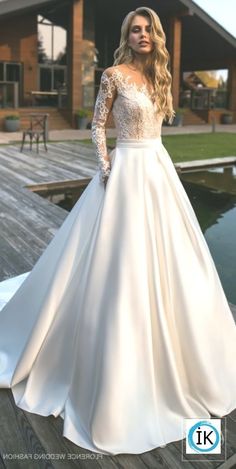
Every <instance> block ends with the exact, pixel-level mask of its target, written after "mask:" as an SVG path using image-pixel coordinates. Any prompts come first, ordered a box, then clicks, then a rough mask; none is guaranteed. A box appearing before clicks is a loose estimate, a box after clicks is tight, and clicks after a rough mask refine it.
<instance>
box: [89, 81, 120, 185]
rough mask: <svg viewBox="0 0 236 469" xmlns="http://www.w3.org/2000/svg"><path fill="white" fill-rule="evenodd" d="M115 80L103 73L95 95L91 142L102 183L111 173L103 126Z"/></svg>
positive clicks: (108, 110) (110, 105)
mask: <svg viewBox="0 0 236 469" xmlns="http://www.w3.org/2000/svg"><path fill="white" fill-rule="evenodd" d="M115 91H116V86H115V79H114V78H113V77H112V76H108V74H107V73H106V72H103V74H102V77H101V84H100V88H99V92H98V95H97V99H96V103H95V108H94V115H93V121H92V141H93V143H94V144H95V147H96V155H97V158H98V163H99V168H100V180H101V181H102V182H103V181H104V179H105V177H106V176H109V174H110V171H111V162H110V158H109V155H108V152H107V145H106V131H105V125H106V122H107V118H108V115H109V113H110V110H111V108H112V103H113V101H114V97H115Z"/></svg>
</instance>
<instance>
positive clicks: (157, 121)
mask: <svg viewBox="0 0 236 469" xmlns="http://www.w3.org/2000/svg"><path fill="white" fill-rule="evenodd" d="M111 110H112V114H113V118H114V122H115V126H116V129H117V137H118V138H119V139H130V138H132V139H133V138H135V139H143V138H157V137H159V136H160V135H161V126H162V121H163V116H162V115H161V114H160V113H158V112H157V109H156V104H154V103H153V101H152V98H151V94H150V93H149V90H148V88H147V85H146V84H142V85H140V84H138V83H136V82H135V81H134V80H133V79H132V76H131V75H127V74H126V73H124V72H121V71H120V69H119V68H118V67H111V68H110V69H107V71H105V72H103V74H102V77H101V84H100V89H99V92H98V96H97V99H96V103H95V109H94V116H93V121H92V140H93V142H94V144H95V147H96V154H97V158H98V162H99V167H100V179H101V181H104V179H105V177H106V176H109V173H110V170H111V163H110V158H109V155H108V153H107V146H106V133H105V125H106V122H107V118H108V115H109V113H110V111H111Z"/></svg>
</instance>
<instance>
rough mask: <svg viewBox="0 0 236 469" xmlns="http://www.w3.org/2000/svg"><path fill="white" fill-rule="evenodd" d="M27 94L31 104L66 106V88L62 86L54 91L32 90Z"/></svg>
mask: <svg viewBox="0 0 236 469" xmlns="http://www.w3.org/2000/svg"><path fill="white" fill-rule="evenodd" d="M29 94H30V101H31V105H32V106H37V105H38V106H53V107H58V108H59V109H62V108H66V107H67V90H66V89H64V88H63V89H58V90H55V91H39V90H32V91H30V92H29Z"/></svg>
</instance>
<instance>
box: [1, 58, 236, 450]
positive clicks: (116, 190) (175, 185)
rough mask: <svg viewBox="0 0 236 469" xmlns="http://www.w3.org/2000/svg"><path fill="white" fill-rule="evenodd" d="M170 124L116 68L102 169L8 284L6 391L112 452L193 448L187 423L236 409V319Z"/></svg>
mask: <svg viewBox="0 0 236 469" xmlns="http://www.w3.org/2000/svg"><path fill="white" fill-rule="evenodd" d="M111 107H112V112H113V116H114V120H115V124H116V127H117V132H118V140H117V145H116V148H115V149H114V150H113V151H112V152H111V153H110V166H109V164H108V162H107V161H106V156H107V149H106V141H105V122H106V120H107V116H108V113H109V111H110V109H111ZM162 120H163V119H162V116H160V115H158V113H157V111H156V105H155V104H153V102H152V100H151V96H150V94H149V91H148V88H147V86H146V85H142V86H139V85H138V84H137V83H135V82H133V81H131V79H130V76H127V75H125V74H124V73H123V72H122V71H121V69H120V68H119V67H114V68H111V69H109V71H106V72H104V73H103V76H102V80H101V86H100V91H99V94H98V97H97V101H96V106H95V114H94V120H93V127H92V135H93V140H94V142H95V144H96V151H97V157H98V161H99V169H98V171H97V172H96V174H95V175H94V177H93V178H92V180H91V181H90V183H89V184H88V186H87V188H86V190H85V191H84V192H83V194H82V195H81V197H80V199H79V200H78V202H77V203H76V204H75V206H74V207H73V209H72V211H71V212H70V213H69V214H68V216H67V218H66V219H65V221H64V223H63V224H62V226H61V227H60V229H59V230H58V231H57V233H56V235H55V236H54V238H53V239H52V241H51V242H50V244H49V245H48V247H47V248H46V250H45V252H44V253H43V254H42V256H41V257H40V259H39V260H38V261H37V263H36V265H35V266H34V268H33V269H32V271H31V272H30V273H25V274H24V275H21V276H19V277H16V278H13V279H10V280H6V281H4V282H2V283H1V284H0V296H1V300H2V306H3V308H2V310H1V312H0V326H1V327H0V387H6V388H11V389H12V392H13V395H14V399H15V402H16V404H17V405H18V406H19V407H20V408H22V409H24V410H26V411H29V412H33V413H36V414H40V415H44V416H47V415H50V414H53V415H54V416H58V415H61V416H62V417H63V418H64V430H63V435H64V436H65V437H67V438H68V439H69V440H72V441H73V442H74V443H76V444H77V445H79V446H81V447H83V448H86V449H89V450H92V451H95V452H98V453H103V454H118V453H142V452H145V451H148V450H151V449H152V448H155V447H158V446H160V445H164V444H166V443H169V442H172V441H177V440H181V439H183V438H184V437H185V431H184V419H185V418H192V417H193V418H194V417H195V418H202V417H206V418H207V417H208V418H209V417H210V416H211V415H214V416H219V417H222V416H225V415H227V414H228V413H230V412H231V411H232V410H233V409H235V407H236V362H235V356H236V326H235V322H234V319H233V316H232V313H231V311H230V309H229V306H228V303H227V300H226V297H225V294H224V291H223V289H222V286H221V283H220V280H219V277H218V275H217V271H216V268H215V265H214V262H213V260H212V257H211V255H210V251H209V249H208V246H207V243H206V241H205V239H204V236H203V234H202V231H201V229H200V226H199V224H198V221H197V219H196V216H195V213H194V211H193V208H192V206H191V204H190V202H189V199H188V197H187V195H186V193H185V190H184V188H183V186H182V184H181V182H180V180H179V177H178V175H177V173H176V171H175V168H174V165H173V163H172V161H171V159H170V156H169V154H168V152H167V151H166V149H165V148H164V146H163V144H162V140H161V126H162ZM108 174H109V178H108V182H107V185H106V188H104V184H103V182H102V181H103V179H104V177H105V175H108ZM10 297H11V298H10Z"/></svg>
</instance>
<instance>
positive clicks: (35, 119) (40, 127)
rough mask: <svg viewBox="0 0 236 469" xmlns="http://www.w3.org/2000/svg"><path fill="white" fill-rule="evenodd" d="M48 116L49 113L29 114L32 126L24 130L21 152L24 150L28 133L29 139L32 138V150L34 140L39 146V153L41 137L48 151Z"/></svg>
mask: <svg viewBox="0 0 236 469" xmlns="http://www.w3.org/2000/svg"><path fill="white" fill-rule="evenodd" d="M48 117H49V114H42V113H31V114H29V118H30V127H29V128H28V129H26V130H23V135H22V142H21V149H20V151H21V152H22V151H23V148H24V144H25V139H26V137H27V135H28V136H29V139H30V150H32V144H33V142H35V143H36V146H37V153H38V152H39V143H40V139H42V142H43V143H44V149H45V151H48V149H47V140H48Z"/></svg>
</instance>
